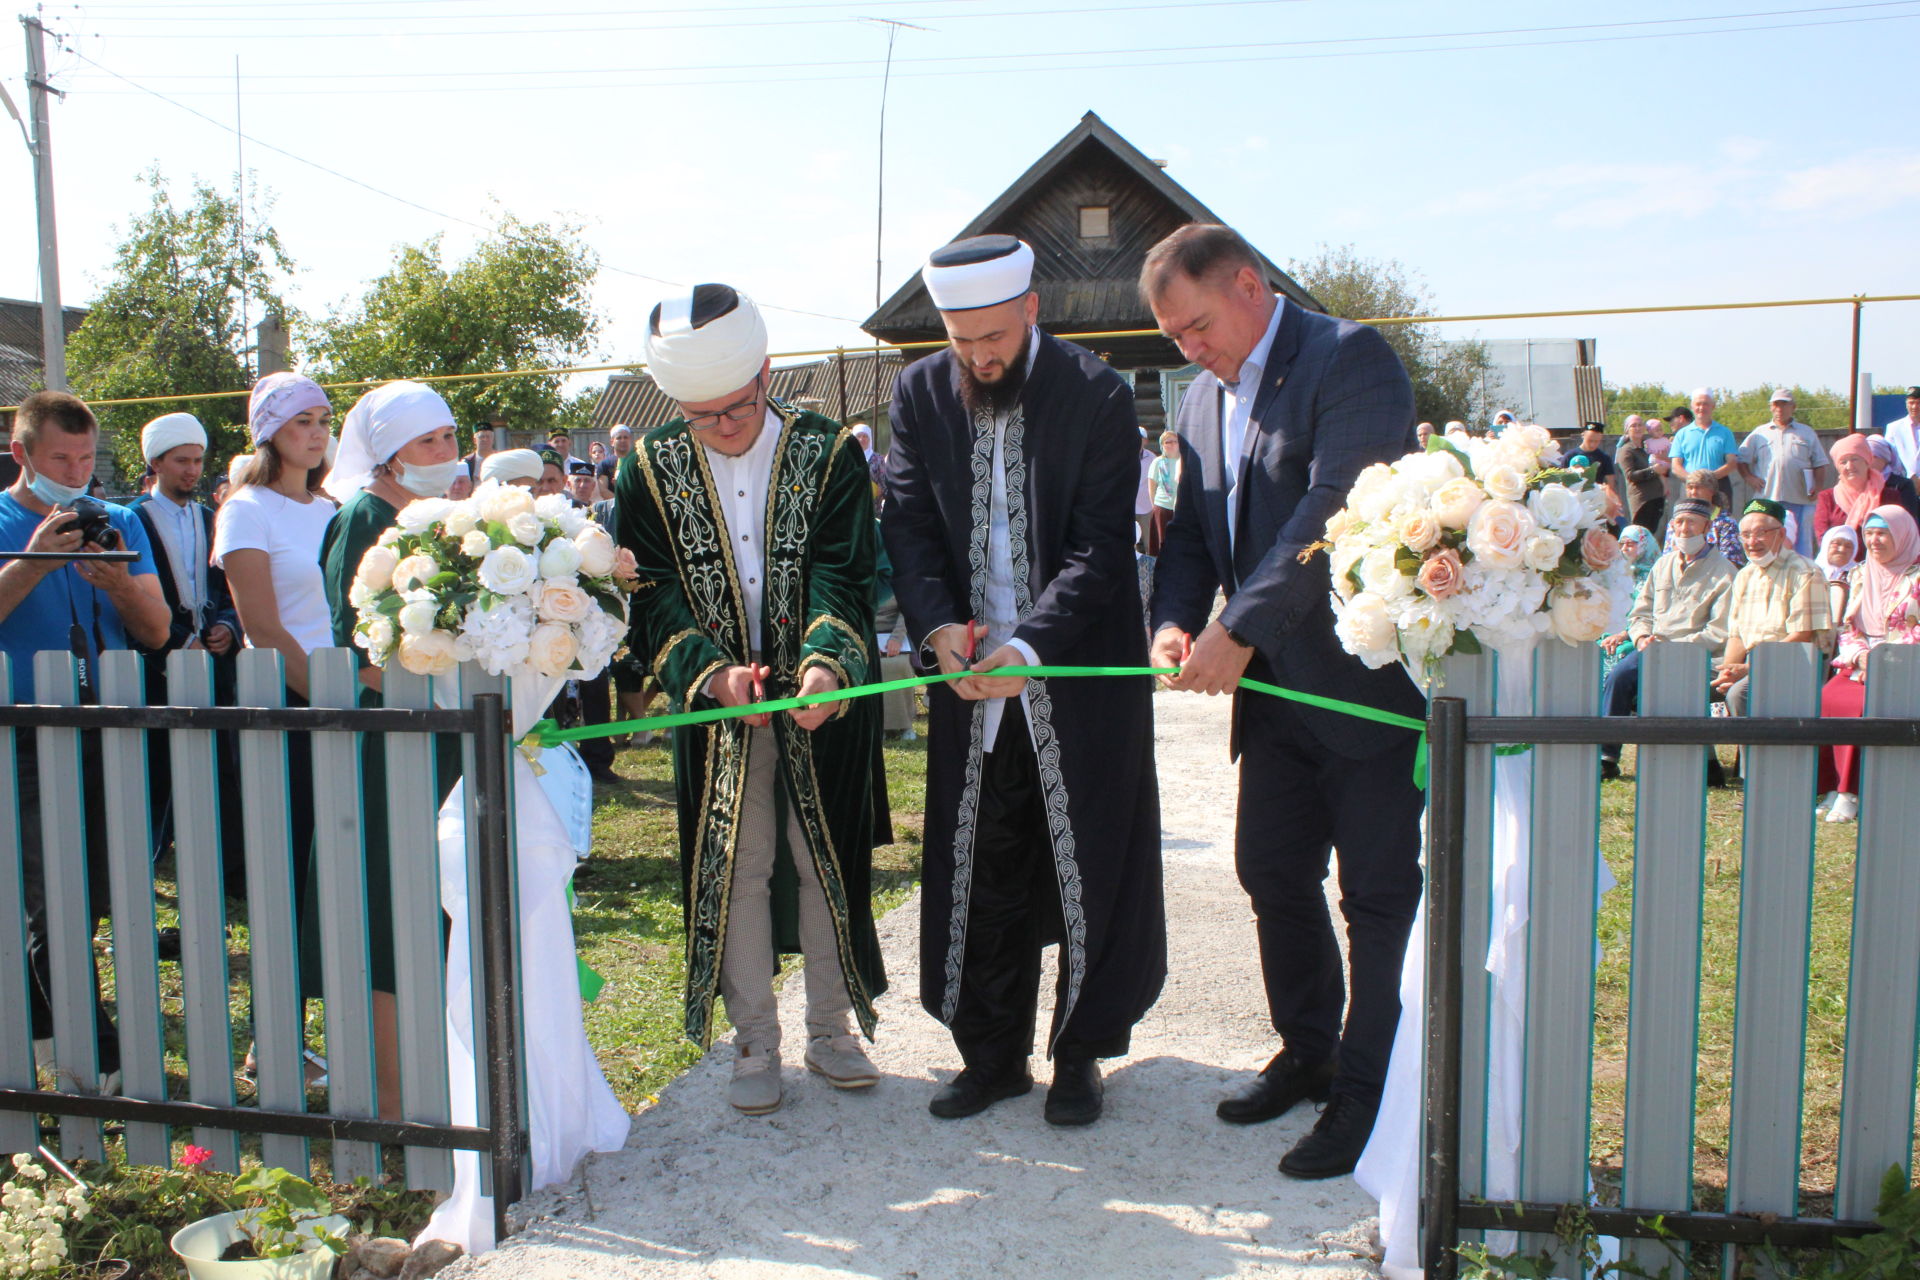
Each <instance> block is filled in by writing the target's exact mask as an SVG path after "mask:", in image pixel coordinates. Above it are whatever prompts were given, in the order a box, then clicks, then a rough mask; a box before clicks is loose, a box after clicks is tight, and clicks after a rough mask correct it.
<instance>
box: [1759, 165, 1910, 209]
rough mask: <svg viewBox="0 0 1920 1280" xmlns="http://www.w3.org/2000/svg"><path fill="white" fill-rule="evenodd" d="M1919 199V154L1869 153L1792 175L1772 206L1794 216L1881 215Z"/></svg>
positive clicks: (1784, 180) (1786, 176) (1784, 179)
mask: <svg viewBox="0 0 1920 1280" xmlns="http://www.w3.org/2000/svg"><path fill="white" fill-rule="evenodd" d="M1913 200H1920V153H1916V152H1911V151H1909V152H1898V151H1869V152H1863V153H1862V154H1860V155H1857V156H1850V157H1848V158H1846V159H1844V160H1836V161H1834V162H1833V163H1831V164H1822V165H1814V166H1812V167H1810V168H1806V169H1800V170H1797V171H1793V172H1789V173H1786V174H1783V175H1782V176H1781V180H1780V182H1779V183H1778V184H1777V185H1776V187H1775V190H1774V192H1773V194H1772V196H1771V197H1770V199H1769V201H1768V203H1769V204H1771V205H1772V206H1773V207H1774V208H1776V209H1782V210H1787V211H1790V212H1814V211H1818V212H1821V213H1827V212H1847V213H1855V214H1861V213H1878V212H1880V211H1882V210H1884V209H1889V208H1892V207H1893V206H1895V205H1900V204H1906V203H1908V202H1910V201H1913Z"/></svg>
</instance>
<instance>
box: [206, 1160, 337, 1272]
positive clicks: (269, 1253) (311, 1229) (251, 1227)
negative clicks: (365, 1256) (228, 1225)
mask: <svg viewBox="0 0 1920 1280" xmlns="http://www.w3.org/2000/svg"><path fill="white" fill-rule="evenodd" d="M233 1189H234V1192H235V1193H236V1194H238V1195H243V1196H246V1197H247V1198H248V1200H250V1201H251V1202H252V1203H251V1204H249V1205H248V1208H247V1212H246V1213H245V1214H244V1215H243V1216H242V1217H241V1219H240V1230H241V1232H242V1234H244V1235H245V1236H246V1237H247V1240H248V1241H249V1242H250V1243H251V1244H252V1245H253V1256H254V1257H256V1258H291V1257H293V1256H294V1255H295V1254H297V1253H299V1252H301V1251H302V1250H303V1249H304V1248H305V1247H306V1245H307V1244H308V1243H309V1242H311V1241H314V1240H318V1241H319V1242H320V1244H321V1245H322V1246H323V1247H325V1248H327V1249H331V1250H333V1252H335V1253H345V1252H346V1251H347V1237H346V1233H345V1232H343V1231H338V1230H329V1229H327V1228H326V1227H323V1226H320V1225H319V1223H318V1221H317V1219H320V1218H324V1217H326V1216H327V1215H328V1214H330V1213H332V1212H333V1203H332V1201H330V1200H329V1199H328V1198H327V1196H326V1195H325V1194H324V1193H323V1192H321V1191H320V1190H319V1189H318V1188H317V1187H315V1186H314V1185H313V1184H312V1183H311V1182H308V1181H307V1180H306V1179H305V1178H303V1177H301V1176H300V1175H299V1174H297V1173H289V1172H288V1171H287V1170H285V1169H265V1168H253V1169H249V1170H247V1171H246V1172H245V1173H243V1174H241V1175H240V1176H239V1177H237V1178H235V1179H234V1180H233Z"/></svg>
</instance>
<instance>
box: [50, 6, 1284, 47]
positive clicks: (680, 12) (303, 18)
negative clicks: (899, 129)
mask: <svg viewBox="0 0 1920 1280" xmlns="http://www.w3.org/2000/svg"><path fill="white" fill-rule="evenodd" d="M341 2H342V3H356V4H357V3H363V2H365V3H376V2H378V0H341ZM982 2H983V0H885V3H886V4H887V5H888V6H889V7H898V6H902V5H926V4H937V5H956V4H980V3H982ZM1305 2H1306V0H1192V2H1191V3H1188V4H1181V5H1173V4H1156V5H1146V6H1142V7H1144V8H1154V9H1170V8H1183V9H1196V8H1221V7H1229V8H1243V7H1248V6H1253V5H1259V6H1263V7H1264V6H1271V5H1276V4H1304V3H1305ZM69 7H71V8H73V9H74V10H75V12H76V13H77V14H79V13H84V14H87V15H90V16H93V17H96V18H99V19H101V20H102V21H106V22H157V21H158V22H165V23H166V24H167V25H169V26H171V25H173V24H174V23H179V22H244V23H248V24H252V23H259V22H316V23H317V22H331V21H335V19H333V18H326V17H313V16H310V15H306V14H254V15H250V16H248V17H245V18H231V17H170V18H162V19H156V18H153V17H150V16H148V15H150V14H151V12H152V11H151V10H150V9H149V10H144V11H143V12H142V13H140V14H127V15H124V16H117V15H114V14H100V13H99V12H98V10H99V6H96V5H77V4H76V5H71V6H69ZM247 7H249V8H257V7H258V6H257V5H249V6H247ZM381 7H382V8H383V9H391V8H392V7H393V6H392V5H390V4H383V5H382V6H381ZM872 7H873V6H872V5H871V4H869V3H867V0H836V3H832V4H821V5H811V4H803V5H769V4H753V5H729V6H713V5H702V6H700V8H699V10H698V12H699V13H700V14H702V15H706V14H715V13H768V12H772V13H793V12H804V11H809V10H815V9H849V10H859V9H868V8H872ZM1035 12H1041V13H1044V12H1048V11H1046V10H1022V11H1021V13H1020V14H1019V15H1015V16H1025V15H1026V14H1029V13H1035ZM1058 12H1064V13H1088V12H1101V13H1104V12H1109V10H1107V9H1106V8H1103V7H1098V6H1094V7H1089V8H1082V9H1070V10H1059V11H1058ZM687 13H688V9H687V8H686V7H685V6H681V7H678V8H672V9H574V10H566V11H560V12H540V11H535V12H509V13H453V14H443V13H391V12H382V13H378V14H368V15H366V16H364V17H360V18H356V19H355V21H360V22H441V21H459V20H463V19H464V20H467V21H479V22H511V21H521V20H526V19H534V18H540V19H549V18H645V17H653V16H656V15H658V16H662V17H683V16H686V15H687ZM849 16H850V15H835V16H830V17H820V18H806V19H793V20H791V21H785V22H765V23H759V22H757V23H754V24H753V25H755V26H796V25H811V24H825V23H840V22H846V21H848V20H849ZM914 16H916V17H925V18H931V19H936V20H945V19H948V18H998V17H1006V16H1010V15H1007V14H1000V13H968V12H966V11H964V10H960V11H956V12H954V13H934V14H916V15H914ZM878 20H879V19H876V21H878ZM739 25H741V24H739V23H720V22H714V23H701V24H688V25H680V26H671V27H649V28H645V29H646V30H655V31H695V30H701V29H703V28H706V27H722V26H739ZM196 38H198V37H196Z"/></svg>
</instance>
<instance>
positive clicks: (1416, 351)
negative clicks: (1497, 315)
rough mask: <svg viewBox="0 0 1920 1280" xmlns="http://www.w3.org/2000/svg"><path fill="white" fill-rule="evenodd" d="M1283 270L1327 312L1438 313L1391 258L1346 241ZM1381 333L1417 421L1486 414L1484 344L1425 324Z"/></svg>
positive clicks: (1356, 315)
mask: <svg viewBox="0 0 1920 1280" xmlns="http://www.w3.org/2000/svg"><path fill="white" fill-rule="evenodd" d="M1287 269H1288V271H1289V272H1290V273H1291V274H1292V276H1293V278H1294V279H1296V280H1298V281H1299V282H1300V283H1301V284H1302V285H1303V286H1305V287H1306V289H1307V291H1308V292H1309V293H1311V294H1312V295H1313V296H1314V297H1316V298H1318V299H1319V300H1320V305H1322V306H1323V307H1325V308H1326V309H1327V314H1328V315H1332V316H1339V317H1341V318H1343V319H1348V320H1365V319H1369V318H1372V317H1377V316H1430V315H1433V314H1435V312H1434V310H1433V307H1432V301H1431V299H1430V298H1429V297H1428V295H1427V293H1426V289H1425V286H1424V284H1423V283H1422V282H1421V280H1420V278H1419V276H1418V275H1417V274H1415V273H1412V272H1409V271H1408V270H1407V268H1406V267H1404V266H1402V265H1401V264H1400V263H1399V262H1397V261H1394V260H1393V259H1391V258H1385V259H1382V258H1363V257H1361V256H1360V255H1359V254H1358V253H1356V252H1355V251H1354V248H1353V246H1352V245H1350V244H1344V245H1339V246H1331V245H1324V244H1323V245H1321V246H1320V247H1319V250H1318V252H1316V253H1315V255H1314V256H1313V257H1312V258H1309V259H1307V260H1306V261H1304V262H1301V261H1298V260H1296V261H1293V262H1291V263H1289V264H1288V266H1287ZM1380 335H1381V336H1382V337H1384V338H1385V339H1386V340H1387V344H1388V345H1389V346H1391V347H1392V348H1393V350H1394V353H1395V354H1396V355H1398V356H1399V357H1400V363H1401V364H1403V365H1405V366H1406V370H1407V376H1408V377H1410V378H1412V379H1413V404H1414V413H1415V415H1416V417H1417V418H1418V419H1419V420H1420V421H1422V422H1431V423H1433V424H1435V425H1436V426H1438V425H1439V424H1441V423H1444V422H1447V421H1449V420H1451V419H1455V418H1458V419H1460V420H1461V421H1463V422H1478V421H1481V420H1483V419H1484V418H1485V417H1486V404H1485V399H1486V398H1485V396H1484V395H1483V394H1482V393H1481V389H1480V379H1481V374H1482V373H1484V372H1485V371H1486V369H1487V367H1488V366H1487V352H1486V348H1485V347H1484V346H1483V345H1482V344H1480V343H1478V342H1471V341H1469V342H1446V341H1442V340H1441V338H1440V337H1439V335H1438V334H1437V333H1436V332H1435V331H1434V328H1433V326H1431V325H1423V324H1383V325H1381V326H1380Z"/></svg>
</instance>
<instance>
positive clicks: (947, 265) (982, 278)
mask: <svg viewBox="0 0 1920 1280" xmlns="http://www.w3.org/2000/svg"><path fill="white" fill-rule="evenodd" d="M920 278H921V279H922V280H923V281H925V282H926V286H927V296H928V297H930V298H932V299H933V305H934V306H935V307H937V308H939V309H940V310H942V311H973V310H976V309H978V308H980V307H992V306H998V305H999V304H1000V303H1002V302H1011V301H1012V300H1013V299H1015V298H1018V297H1020V296H1022V295H1023V294H1025V293H1026V292H1027V291H1028V290H1029V289H1031V288H1032V287H1033V250H1032V249H1031V248H1029V247H1028V246H1027V244H1026V242H1024V241H1022V240H1019V239H1017V238H1015V237H1013V236H972V237H970V238H968V239H966V240H955V241H954V242H953V243H952V244H950V245H944V246H942V247H941V248H938V249H935V250H934V251H933V254H932V256H930V257H929V258H928V259H927V265H926V266H924V267H922V268H921V269H920Z"/></svg>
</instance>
